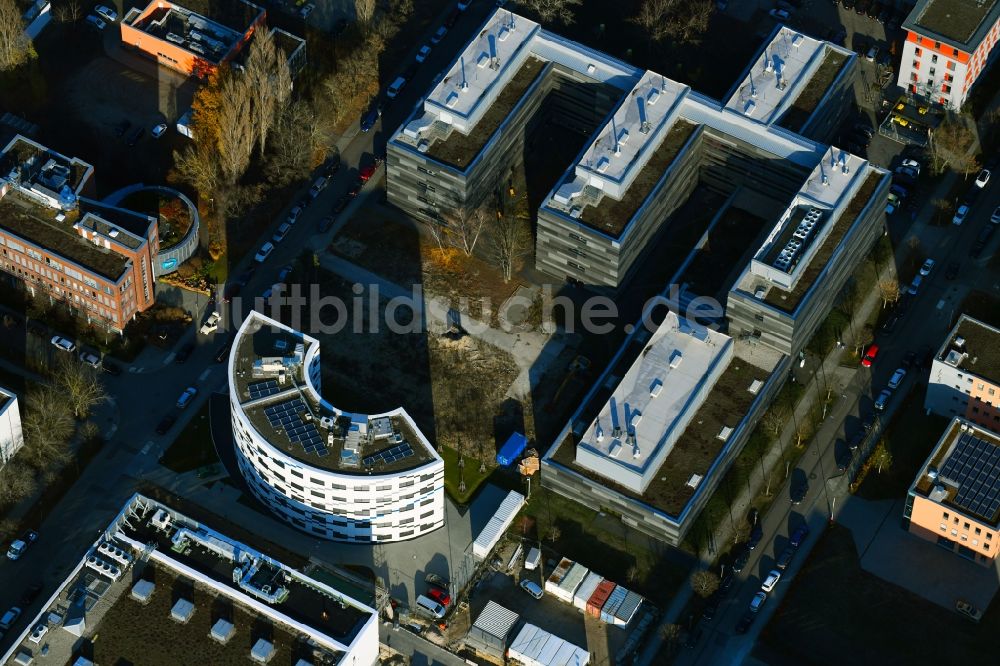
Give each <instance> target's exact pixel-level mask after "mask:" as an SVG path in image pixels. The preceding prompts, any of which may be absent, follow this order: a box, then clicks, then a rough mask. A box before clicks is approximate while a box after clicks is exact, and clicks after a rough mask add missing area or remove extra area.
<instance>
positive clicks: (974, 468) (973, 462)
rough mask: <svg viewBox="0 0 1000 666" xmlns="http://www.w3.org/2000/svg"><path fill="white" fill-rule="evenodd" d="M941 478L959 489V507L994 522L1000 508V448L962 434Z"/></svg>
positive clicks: (965, 433)
mask: <svg viewBox="0 0 1000 666" xmlns="http://www.w3.org/2000/svg"><path fill="white" fill-rule="evenodd" d="M940 476H941V477H942V479H943V480H946V481H948V482H951V483H953V484H954V485H955V486H957V491H956V493H955V499H954V503H955V504H956V505H957V506H959V507H961V508H963V509H966V510H968V511H969V512H971V513H974V514H976V515H978V516H983V517H985V518H988V519H990V520H991V521H992V520H993V518H994V516H995V515H996V513H997V510H998V509H1000V447H998V446H996V445H995V444H994V443H993V442H990V441H987V440H984V439H982V438H980V437H978V436H976V435H975V434H974V433H972V432H963V433H962V434H961V435H959V437H958V441H957V442H956V443H955V445H954V448H953V449H952V452H951V455H949V456H948V459H947V460H946V461H945V463H944V465H943V466H942V468H941V473H940Z"/></svg>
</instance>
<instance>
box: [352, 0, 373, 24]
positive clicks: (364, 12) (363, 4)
mask: <svg viewBox="0 0 1000 666" xmlns="http://www.w3.org/2000/svg"><path fill="white" fill-rule="evenodd" d="M376 6H377V2H376V0H354V14H355V15H356V16H357V18H358V23H360V24H362V25H368V24H369V23H371V21H372V18H373V17H374V16H375V7H376Z"/></svg>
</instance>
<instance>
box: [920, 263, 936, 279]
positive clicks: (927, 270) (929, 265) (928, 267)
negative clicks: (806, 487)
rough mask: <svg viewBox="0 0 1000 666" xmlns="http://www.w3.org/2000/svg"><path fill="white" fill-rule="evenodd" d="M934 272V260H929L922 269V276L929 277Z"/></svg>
mask: <svg viewBox="0 0 1000 666" xmlns="http://www.w3.org/2000/svg"><path fill="white" fill-rule="evenodd" d="M932 270H934V260H933V259H928V260H927V261H925V262H924V265H923V266H921V267H920V274H921V275H923V276H924V277H927V276H928V275H930V274H931V271H932Z"/></svg>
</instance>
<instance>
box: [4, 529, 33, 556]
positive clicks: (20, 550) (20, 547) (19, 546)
mask: <svg viewBox="0 0 1000 666" xmlns="http://www.w3.org/2000/svg"><path fill="white" fill-rule="evenodd" d="M36 541H38V532H35V531H34V530H28V531H27V532H25V533H24V534H23V535H22V536H21V538H20V539H14V540H13V541H12V542H11V544H10V548H8V549H7V559H8V560H12V561H17V560H19V559H21V556H22V555H24V553H25V551H27V550H28V547H30V546H31V544H33V543H35V542H36Z"/></svg>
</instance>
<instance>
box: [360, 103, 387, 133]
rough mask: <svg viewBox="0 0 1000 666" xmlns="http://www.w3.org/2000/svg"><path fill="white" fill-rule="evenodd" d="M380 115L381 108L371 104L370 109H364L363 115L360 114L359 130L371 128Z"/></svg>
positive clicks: (366, 130) (365, 130)
mask: <svg viewBox="0 0 1000 666" xmlns="http://www.w3.org/2000/svg"><path fill="white" fill-rule="evenodd" d="M381 115H382V112H381V109H379V108H378V107H377V106H375V105H372V107H371V108H370V109H368V110H367V111H365V115H363V116H361V131H362V132H370V131H371V129H372V128H373V127H375V123H376V122H378V119H379V116H381Z"/></svg>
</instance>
